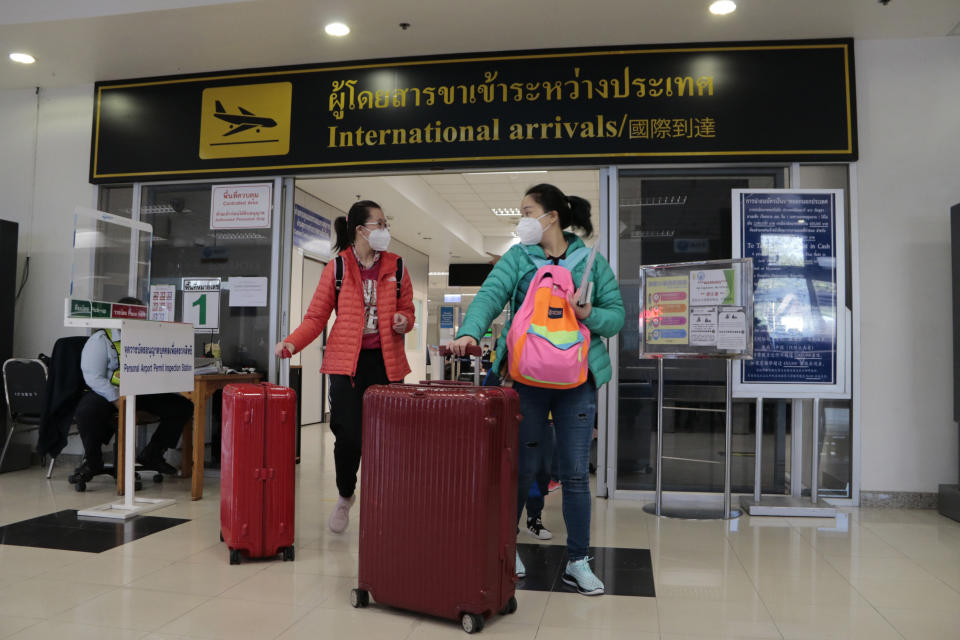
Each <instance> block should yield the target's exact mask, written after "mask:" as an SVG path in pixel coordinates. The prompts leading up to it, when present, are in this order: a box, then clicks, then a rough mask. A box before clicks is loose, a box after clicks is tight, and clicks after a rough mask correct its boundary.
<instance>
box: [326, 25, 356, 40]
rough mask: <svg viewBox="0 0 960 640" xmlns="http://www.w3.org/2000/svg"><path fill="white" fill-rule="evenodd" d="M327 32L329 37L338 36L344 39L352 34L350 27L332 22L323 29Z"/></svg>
mask: <svg viewBox="0 0 960 640" xmlns="http://www.w3.org/2000/svg"><path fill="white" fill-rule="evenodd" d="M323 30H324V31H326V32H327V35H328V36H336V37H338V38H342V37H343V36H345V35H347V34H348V33H350V27H348V26H347V25H345V24H343V23H342V22H331V23H330V24H328V25H327V26H325V27H324V28H323Z"/></svg>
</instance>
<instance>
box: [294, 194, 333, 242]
mask: <svg viewBox="0 0 960 640" xmlns="http://www.w3.org/2000/svg"><path fill="white" fill-rule="evenodd" d="M293 246H295V247H300V248H301V249H303V250H304V251H310V252H312V253H318V254H321V255H328V254H329V253H330V220H329V219H327V218H324V217H323V216H322V215H320V214H319V213H316V212H313V211H310V209H307V208H306V207H304V206H302V205H299V204H295V205H293Z"/></svg>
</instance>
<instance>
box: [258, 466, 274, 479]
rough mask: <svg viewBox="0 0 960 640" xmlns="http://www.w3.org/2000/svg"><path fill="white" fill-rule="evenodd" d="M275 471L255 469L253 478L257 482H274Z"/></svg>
mask: <svg viewBox="0 0 960 640" xmlns="http://www.w3.org/2000/svg"><path fill="white" fill-rule="evenodd" d="M274 473H275V470H274V469H273V468H272V467H260V468H258V469H254V471H253V477H254V479H255V480H273V475H274Z"/></svg>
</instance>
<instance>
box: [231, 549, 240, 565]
mask: <svg viewBox="0 0 960 640" xmlns="http://www.w3.org/2000/svg"><path fill="white" fill-rule="evenodd" d="M230 564H240V549H230Z"/></svg>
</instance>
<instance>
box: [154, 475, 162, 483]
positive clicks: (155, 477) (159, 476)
mask: <svg viewBox="0 0 960 640" xmlns="http://www.w3.org/2000/svg"><path fill="white" fill-rule="evenodd" d="M153 481H154V482H158V483H159V482H163V474H162V473H155V474H153Z"/></svg>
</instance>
